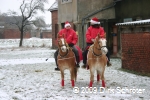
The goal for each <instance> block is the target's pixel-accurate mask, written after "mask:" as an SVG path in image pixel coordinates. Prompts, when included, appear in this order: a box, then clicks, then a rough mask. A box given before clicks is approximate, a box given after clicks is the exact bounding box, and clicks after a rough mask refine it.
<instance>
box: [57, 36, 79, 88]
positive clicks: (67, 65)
mask: <svg viewBox="0 0 150 100" xmlns="http://www.w3.org/2000/svg"><path fill="white" fill-rule="evenodd" d="M57 37H58V49H59V52H58V56H57V62H58V67H59V69H60V72H61V79H62V80H61V85H62V87H64V70H65V69H69V70H70V74H71V84H72V87H74V86H75V83H74V81H76V77H77V67H76V65H75V59H76V58H75V54H74V52H73V51H72V48H70V47H69V46H68V44H67V42H66V40H65V39H64V35H63V36H59V35H58V36H57Z"/></svg>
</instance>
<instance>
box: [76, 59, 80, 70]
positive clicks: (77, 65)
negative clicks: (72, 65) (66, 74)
mask: <svg viewBox="0 0 150 100" xmlns="http://www.w3.org/2000/svg"><path fill="white" fill-rule="evenodd" d="M76 61H77V64H76V67H77V68H79V67H80V65H79V56H77V57H76Z"/></svg>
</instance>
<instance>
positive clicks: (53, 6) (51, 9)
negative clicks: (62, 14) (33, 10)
mask: <svg viewBox="0 0 150 100" xmlns="http://www.w3.org/2000/svg"><path fill="white" fill-rule="evenodd" d="M48 10H49V11H54V10H58V1H57V0H56V1H55V2H54V3H53V4H52V6H51V7H50V8H49V9H48Z"/></svg>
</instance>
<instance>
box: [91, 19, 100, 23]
mask: <svg viewBox="0 0 150 100" xmlns="http://www.w3.org/2000/svg"><path fill="white" fill-rule="evenodd" d="M90 22H91V24H100V22H96V21H94V20H92V19H91V21H90Z"/></svg>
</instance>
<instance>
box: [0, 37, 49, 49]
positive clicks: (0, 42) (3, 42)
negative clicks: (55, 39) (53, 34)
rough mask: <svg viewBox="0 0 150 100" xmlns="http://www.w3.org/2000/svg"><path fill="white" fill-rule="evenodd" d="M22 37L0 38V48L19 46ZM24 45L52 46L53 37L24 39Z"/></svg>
mask: <svg viewBox="0 0 150 100" xmlns="http://www.w3.org/2000/svg"><path fill="white" fill-rule="evenodd" d="M19 42H20V39H0V48H7V47H19ZM23 46H24V47H52V39H40V38H30V39H23Z"/></svg>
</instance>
